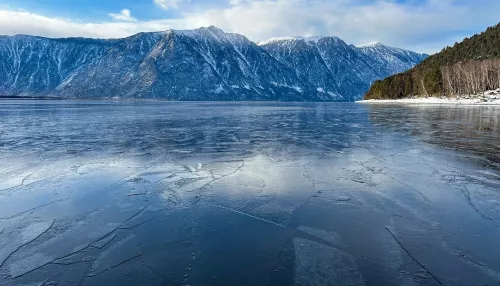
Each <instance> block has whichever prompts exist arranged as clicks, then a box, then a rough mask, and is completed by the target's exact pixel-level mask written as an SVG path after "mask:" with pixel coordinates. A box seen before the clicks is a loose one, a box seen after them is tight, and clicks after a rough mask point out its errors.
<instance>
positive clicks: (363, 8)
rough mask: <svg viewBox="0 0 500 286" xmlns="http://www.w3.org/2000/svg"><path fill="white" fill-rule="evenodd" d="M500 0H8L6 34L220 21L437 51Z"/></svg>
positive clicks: (263, 35) (259, 36)
mask: <svg viewBox="0 0 500 286" xmlns="http://www.w3.org/2000/svg"><path fill="white" fill-rule="evenodd" d="M497 11H500V1H498V0H474V1H471V0H213V1H202V0H2V2H1V3H0V34H6V35H14V34H31V35H39V36H47V37H70V36H84V37H96V38H116V37H124V36H128V35H131V34H134V33H137V32H141V31H157V30H167V29H193V28H197V27H200V26H209V25H215V26H218V27H219V28H221V29H224V30H225V31H228V32H235V33H241V34H244V35H245V36H247V37H248V38H249V39H251V40H253V41H256V42H258V41H262V40H265V39H267V38H270V37H282V36H329V35H331V36H338V37H341V38H342V39H344V40H345V41H346V42H348V43H352V44H355V45H357V44H363V43H367V42H374V41H378V42H382V43H384V44H388V45H392V46H396V47H401V48H406V49H411V50H415V51H419V52H427V53H433V52H437V51H439V50H440V49H441V48H443V47H445V46H446V45H452V44H453V43H454V42H456V41H460V40H461V39H463V38H464V37H466V36H470V35H472V34H474V33H477V32H480V31H482V30H484V29H485V28H486V27H488V26H491V25H494V24H496V23H497V22H498V21H499V19H500V18H498V13H497Z"/></svg>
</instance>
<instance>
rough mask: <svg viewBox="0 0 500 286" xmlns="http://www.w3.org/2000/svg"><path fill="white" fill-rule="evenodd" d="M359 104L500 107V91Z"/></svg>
mask: <svg viewBox="0 0 500 286" xmlns="http://www.w3.org/2000/svg"><path fill="white" fill-rule="evenodd" d="M356 102H357V103H369V104H379V103H382V104H383V103H405V104H460V105H500V89H497V90H491V91H487V92H484V93H481V94H475V95H462V96H456V97H412V98H402V99H370V100H360V101H356Z"/></svg>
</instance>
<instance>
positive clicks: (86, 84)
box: [0, 26, 425, 101]
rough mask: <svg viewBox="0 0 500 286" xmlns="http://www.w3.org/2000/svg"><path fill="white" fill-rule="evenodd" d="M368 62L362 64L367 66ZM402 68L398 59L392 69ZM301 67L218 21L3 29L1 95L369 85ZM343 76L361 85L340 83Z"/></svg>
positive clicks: (342, 92)
mask: <svg viewBox="0 0 500 286" xmlns="http://www.w3.org/2000/svg"><path fill="white" fill-rule="evenodd" d="M331 39H335V41H332V40H331ZM320 42H321V43H323V46H325V49H327V47H328V46H329V45H332V46H333V45H334V44H339V43H340V45H341V46H343V47H344V49H346V50H349V51H350V52H352V51H351V50H352V49H353V48H352V47H351V46H349V45H347V44H346V43H345V42H343V41H342V40H341V39H339V38H336V37H321V38H318V39H317V40H316V42H315V43H314V45H318V43H320ZM327 42H328V43H327ZM310 43H312V42H310ZM342 43H343V44H342ZM325 49H324V50H325ZM401 51H404V50H401ZM406 52H407V53H409V54H411V55H414V56H415V57H416V58H421V59H423V58H425V55H421V54H417V53H413V52H410V51H406ZM352 53H353V56H357V57H364V58H363V59H364V61H365V62H370V61H371V60H373V59H370V57H373V55H371V56H370V55H365V56H363V55H360V54H356V53H354V52H352ZM401 55H402V56H403V53H402V54H401ZM381 57H385V56H382V55H381ZM338 60H339V58H336V57H335V55H333V54H332V55H329V56H328V60H327V61H328V62H325V63H324V64H323V65H324V66H329V69H330V71H331V69H332V67H333V66H335V65H336V61H338ZM360 62H361V61H360ZM370 63H371V64H374V65H375V64H378V62H377V61H373V62H370ZM405 64H406V67H408V68H409V67H411V66H412V65H414V64H416V63H414V62H413V61H412V59H411V58H410V57H408V62H407V63H406V62H405ZM369 65H370V64H367V66H369ZM369 68H372V67H369ZM369 68H367V67H365V66H363V70H366V69H369ZM399 68H401V67H397V66H396V65H395V67H394V69H390V71H389V72H392V73H395V72H398V71H399ZM351 69H354V70H355V69H356V68H355V67H351ZM298 70H300V68H298V67H295V68H294V67H292V66H290V65H288V62H287V61H283V60H280V57H277V55H273V54H272V53H270V52H269V51H268V50H267V48H266V47H264V46H262V45H259V44H258V43H254V42H252V41H250V40H249V39H248V38H246V37H245V36H244V35H240V34H236V33H226V32H224V31H223V30H221V29H219V28H217V27H214V26H210V27H203V28H199V29H194V30H166V31H160V32H142V33H138V34H135V35H132V36H129V37H126V38H118V39H92V38H81V37H73V38H58V39H52V38H45V37H39V36H28V35H15V36H0V71H1V72H0V94H1V95H3V96H40V97H42V96H45V97H46V96H49V97H50V96H53V97H63V98H112V97H120V98H162V99H169V100H281V101H353V100H355V99H358V98H359V97H360V96H361V95H362V88H365V89H367V88H368V87H367V86H369V83H368V82H366V81H359V80H352V79H349V78H348V77H347V76H343V77H341V76H338V77H336V76H330V77H328V78H322V79H320V78H316V77H314V76H312V77H309V78H308V77H305V76H299V75H298V72H297V71H298ZM302 70H304V68H302ZM383 75H384V74H377V75H376V76H375V77H374V78H377V79H378V78H381V77H382V76H383ZM367 80H369V79H367ZM370 80H371V79H370ZM339 82H348V83H349V82H350V83H351V85H357V84H359V85H360V86H361V88H360V89H357V90H348V89H342V88H339ZM365 91H366V90H365Z"/></svg>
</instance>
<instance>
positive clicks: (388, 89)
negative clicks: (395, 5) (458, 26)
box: [365, 24, 500, 99]
mask: <svg viewBox="0 0 500 286" xmlns="http://www.w3.org/2000/svg"><path fill="white" fill-rule="evenodd" d="M499 87H500V24H497V25H496V26H494V27H490V28H488V29H487V30H486V31H485V32H483V33H481V34H478V35H475V36H473V37H471V38H466V39H464V40H463V42H461V43H456V44H455V45H454V46H453V47H446V48H445V49H443V50H442V51H441V52H440V53H438V54H435V55H433V56H430V57H428V58H427V59H426V60H424V61H423V62H422V63H420V64H419V65H417V66H416V67H414V68H413V69H411V70H409V71H407V72H404V73H400V74H397V75H394V76H391V77H388V78H386V79H384V80H380V81H376V82H374V83H373V85H372V87H371V88H370V90H369V91H368V93H367V94H366V95H365V99H395V98H404V97H410V96H443V95H445V96H454V95H463V94H477V93H480V92H483V91H486V90H492V89H497V88H499Z"/></svg>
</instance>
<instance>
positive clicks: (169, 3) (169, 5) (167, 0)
mask: <svg viewBox="0 0 500 286" xmlns="http://www.w3.org/2000/svg"><path fill="white" fill-rule="evenodd" d="M180 2H182V0H153V3H155V4H156V5H157V6H159V7H161V8H162V9H165V10H168V9H176V8H178V7H179V3H180Z"/></svg>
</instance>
